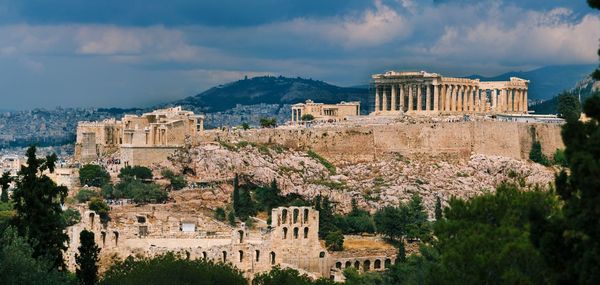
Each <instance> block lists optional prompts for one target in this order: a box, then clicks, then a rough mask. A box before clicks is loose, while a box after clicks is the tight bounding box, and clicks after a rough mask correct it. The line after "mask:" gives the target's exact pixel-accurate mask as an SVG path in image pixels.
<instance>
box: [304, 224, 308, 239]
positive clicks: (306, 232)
mask: <svg viewBox="0 0 600 285" xmlns="http://www.w3.org/2000/svg"><path fill="white" fill-rule="evenodd" d="M304 238H308V227H305V228H304Z"/></svg>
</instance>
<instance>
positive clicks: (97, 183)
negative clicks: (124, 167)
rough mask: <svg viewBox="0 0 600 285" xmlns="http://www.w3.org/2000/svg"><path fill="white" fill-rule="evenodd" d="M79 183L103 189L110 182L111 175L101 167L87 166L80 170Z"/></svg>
mask: <svg viewBox="0 0 600 285" xmlns="http://www.w3.org/2000/svg"><path fill="white" fill-rule="evenodd" d="M79 182H80V184H81V185H88V186H94V187H102V185H104V184H106V183H108V182H110V174H108V172H107V171H106V170H104V168H102V167H101V166H100V165H95V164H86V165H84V166H83V167H81V168H80V169H79Z"/></svg>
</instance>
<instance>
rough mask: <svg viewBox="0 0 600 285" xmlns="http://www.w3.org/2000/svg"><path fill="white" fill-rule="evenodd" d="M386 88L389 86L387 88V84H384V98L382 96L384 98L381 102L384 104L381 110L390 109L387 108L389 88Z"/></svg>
mask: <svg viewBox="0 0 600 285" xmlns="http://www.w3.org/2000/svg"><path fill="white" fill-rule="evenodd" d="M386 89H387V88H386V86H385V85H384V86H383V90H382V93H383V98H382V100H381V102H382V103H381V105H382V108H381V110H382V111H387V110H388V109H387V90H386Z"/></svg>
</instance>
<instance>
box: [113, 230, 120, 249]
mask: <svg viewBox="0 0 600 285" xmlns="http://www.w3.org/2000/svg"><path fill="white" fill-rule="evenodd" d="M113 234H114V235H115V246H119V232H117V231H114V232H113Z"/></svg>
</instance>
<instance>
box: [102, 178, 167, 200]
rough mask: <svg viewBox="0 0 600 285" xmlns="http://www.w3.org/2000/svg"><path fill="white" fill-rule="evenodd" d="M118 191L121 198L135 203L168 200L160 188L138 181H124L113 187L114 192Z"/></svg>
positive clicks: (165, 193)
mask: <svg viewBox="0 0 600 285" xmlns="http://www.w3.org/2000/svg"><path fill="white" fill-rule="evenodd" d="M117 191H119V192H120V193H122V195H121V196H122V197H123V198H128V199H133V201H134V202H135V203H161V202H164V201H166V200H167V198H169V195H168V194H167V192H166V191H165V190H163V189H161V188H160V186H158V185H156V184H154V183H150V184H146V183H142V182H140V181H138V180H132V181H124V182H121V183H119V184H117V186H116V187H115V189H114V191H113V195H114V196H117V195H115V192H117Z"/></svg>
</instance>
